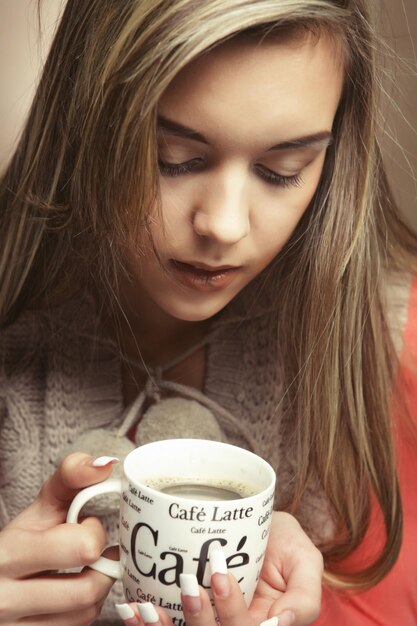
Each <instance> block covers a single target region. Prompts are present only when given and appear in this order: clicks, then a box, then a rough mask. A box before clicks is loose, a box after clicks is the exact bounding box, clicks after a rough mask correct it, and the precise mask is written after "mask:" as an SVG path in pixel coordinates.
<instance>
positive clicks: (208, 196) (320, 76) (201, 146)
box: [129, 36, 343, 321]
mask: <svg viewBox="0 0 417 626" xmlns="http://www.w3.org/2000/svg"><path fill="white" fill-rule="evenodd" d="M342 82H343V70H342V67H341V60H340V55H338V54H337V50H336V46H335V44H334V43H331V42H330V41H329V40H328V39H327V38H326V37H324V36H322V37H321V38H320V39H319V40H318V41H313V40H312V39H305V40H294V41H289V42H285V43H283V42H279V43H277V42H276V41H272V40H271V41H264V42H262V43H260V44H259V43H253V42H246V41H234V42H229V43H227V44H224V45H222V46H220V47H219V48H217V49H215V50H214V51H211V52H209V53H207V54H206V55H204V56H203V57H201V58H199V59H198V60H196V61H194V62H193V63H191V64H190V65H189V66H187V67H186V68H185V69H184V70H183V71H182V72H181V73H180V74H179V75H178V76H177V77H176V78H175V79H174V81H173V82H172V83H171V84H170V86H169V87H168V89H167V90H166V92H165V94H164V96H163V97H162V99H161V101H160V105H159V110H158V114H159V130H158V135H159V162H160V190H161V206H162V213H161V216H160V217H159V216H158V215H157V214H155V215H154V216H153V218H152V220H151V224H150V229H151V238H150V239H151V240H152V243H151V241H148V242H145V244H143V245H142V246H141V248H140V251H139V250H137V251H135V250H131V251H130V258H129V262H130V269H131V271H132V273H133V276H134V281H133V285H132V286H134V288H135V289H134V290H135V298H137V300H138V301H142V302H143V298H148V301H149V299H150V301H152V303H153V304H154V305H157V307H158V309H159V310H161V309H162V311H164V312H165V313H167V314H169V315H170V316H172V317H174V318H177V319H181V320H188V321H202V320H206V319H208V318H210V317H211V316H213V315H214V314H216V313H217V312H218V311H220V310H221V309H222V308H223V307H224V306H226V305H227V304H228V303H229V302H230V301H231V300H232V299H233V298H234V297H235V296H236V295H237V294H238V293H239V292H240V291H241V290H242V289H243V288H244V287H245V286H246V285H247V284H248V283H249V282H250V281H251V280H252V279H253V278H255V277H256V276H257V275H258V274H259V272H261V271H262V270H263V269H264V268H265V267H266V266H267V265H268V264H269V263H270V262H271V261H272V259H273V258H274V257H275V256H276V255H277V254H278V252H279V251H280V250H281V248H282V247H283V246H284V244H285V243H286V242H287V240H288V239H289V237H290V236H291V234H292V232H293V231H294V229H295V227H296V225H297V223H298V221H299V220H300V218H301V216H302V215H303V213H304V211H305V210H306V208H307V206H308V204H309V202H310V200H311V199H312V197H313V194H314V192H315V190H316V188H317V185H318V182H319V179H320V175H321V172H322V168H323V162H324V158H325V152H326V148H327V146H328V145H329V142H330V141H331V129H332V124H333V119H334V116H335V113H336V109H337V106H338V103H339V99H340V95H341V89H342Z"/></svg>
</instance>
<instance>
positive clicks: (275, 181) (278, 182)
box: [159, 159, 303, 189]
mask: <svg viewBox="0 0 417 626" xmlns="http://www.w3.org/2000/svg"><path fill="white" fill-rule="evenodd" d="M203 165H204V163H203V162H202V161H201V160H200V159H191V161H186V162H185V163H166V162H165V161H159V171H160V172H161V174H162V175H163V176H171V177H172V178H174V177H175V176H182V175H185V174H190V173H191V172H195V171H198V170H199V169H201V168H202V167H203ZM255 170H256V172H257V173H258V174H259V176H260V177H261V178H262V179H263V180H265V181H266V182H267V183H269V184H271V185H274V186H275V187H283V188H285V189H286V188H288V187H299V186H300V185H302V183H303V179H302V178H301V176H300V175H299V174H294V175H293V176H283V175H282V174H277V173H276V172H273V171H272V170H270V169H269V168H267V167H262V168H261V167H260V166H259V165H258V166H255Z"/></svg>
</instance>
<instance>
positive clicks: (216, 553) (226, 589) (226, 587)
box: [209, 548, 230, 598]
mask: <svg viewBox="0 0 417 626" xmlns="http://www.w3.org/2000/svg"><path fill="white" fill-rule="evenodd" d="M209 560H210V571H211V580H210V584H211V589H212V591H213V593H214V595H215V596H217V597H218V598H227V597H228V596H229V594H230V581H229V575H228V573H227V563H226V557H225V554H224V552H223V550H219V549H218V548H215V549H214V550H211V551H210V555H209Z"/></svg>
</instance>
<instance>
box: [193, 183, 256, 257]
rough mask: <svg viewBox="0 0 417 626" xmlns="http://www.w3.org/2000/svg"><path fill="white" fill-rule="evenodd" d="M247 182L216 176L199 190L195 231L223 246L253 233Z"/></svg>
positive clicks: (195, 211) (194, 214) (194, 218)
mask: <svg viewBox="0 0 417 626" xmlns="http://www.w3.org/2000/svg"><path fill="white" fill-rule="evenodd" d="M247 195H248V194H247V193H246V190H245V185H244V181H243V180H240V179H239V177H237V176H232V175H229V176H228V175H225V176H220V175H219V176H216V177H213V179H212V180H210V181H208V184H207V186H204V188H202V189H201V190H200V197H199V198H198V201H197V202H196V203H195V206H194V212H193V227H194V231H195V232H196V233H197V234H198V235H199V236H200V237H204V238H207V239H210V240H212V241H215V242H217V243H221V244H224V245H233V244H236V243H238V242H239V241H240V240H241V239H244V238H245V237H246V236H247V235H248V234H249V231H250V215H249V203H248V197H247Z"/></svg>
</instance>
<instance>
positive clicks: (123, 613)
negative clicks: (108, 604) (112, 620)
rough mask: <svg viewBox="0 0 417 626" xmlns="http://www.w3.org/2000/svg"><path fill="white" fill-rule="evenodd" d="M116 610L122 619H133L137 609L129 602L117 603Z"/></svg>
mask: <svg viewBox="0 0 417 626" xmlns="http://www.w3.org/2000/svg"><path fill="white" fill-rule="evenodd" d="M114 606H115V607H116V611H117V613H118V615H119V617H120V619H123V620H125V619H132V617H135V611H134V610H133V609H132V607H131V606H129V605H128V604H115V605H114Z"/></svg>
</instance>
